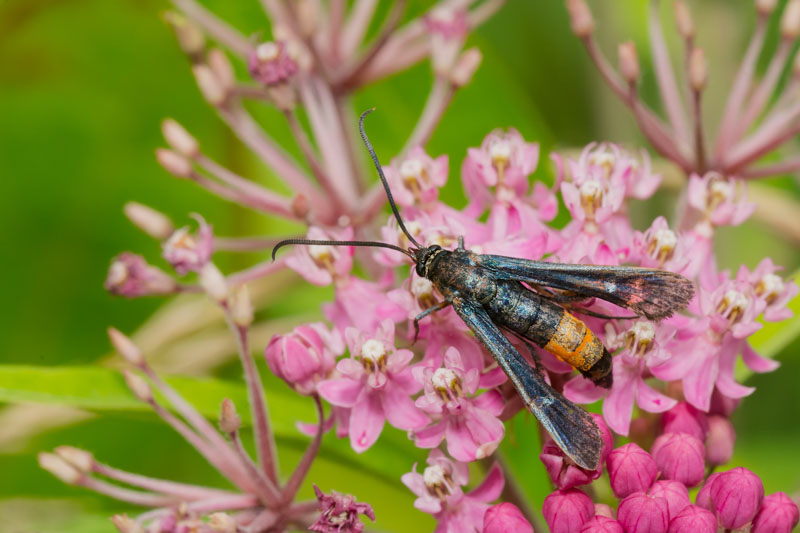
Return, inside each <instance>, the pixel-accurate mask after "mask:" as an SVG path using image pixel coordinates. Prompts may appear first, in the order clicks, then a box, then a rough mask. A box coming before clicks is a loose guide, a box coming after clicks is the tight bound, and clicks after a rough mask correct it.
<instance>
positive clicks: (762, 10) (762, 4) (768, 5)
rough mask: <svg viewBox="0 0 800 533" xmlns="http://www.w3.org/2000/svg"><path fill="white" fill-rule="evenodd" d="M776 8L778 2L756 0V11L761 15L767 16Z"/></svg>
mask: <svg viewBox="0 0 800 533" xmlns="http://www.w3.org/2000/svg"><path fill="white" fill-rule="evenodd" d="M777 6H778V0H756V9H757V10H758V12H759V14H761V15H769V14H770V13H772V12H773V11H775V8H776V7H777Z"/></svg>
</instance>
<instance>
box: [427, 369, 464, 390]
mask: <svg viewBox="0 0 800 533" xmlns="http://www.w3.org/2000/svg"><path fill="white" fill-rule="evenodd" d="M458 381H459V380H458V374H456V372H455V370H453V369H451V368H437V369H436V372H434V373H433V376H431V383H433V386H434V387H436V388H437V389H439V390H452V389H453V385H455V384H457V383H458Z"/></svg>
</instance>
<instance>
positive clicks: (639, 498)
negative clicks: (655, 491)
mask: <svg viewBox="0 0 800 533" xmlns="http://www.w3.org/2000/svg"><path fill="white" fill-rule="evenodd" d="M617 520H619V523H620V524H622V527H623V528H625V533H667V528H668V527H669V507H668V506H667V500H665V499H664V498H660V497H658V496H650V495H648V494H645V493H644V492H634V493H633V494H631V495H629V496H628V497H626V498H625V499H624V500H622V501H621V502H620V504H619V509H618V510H617Z"/></svg>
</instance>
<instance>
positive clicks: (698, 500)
mask: <svg viewBox="0 0 800 533" xmlns="http://www.w3.org/2000/svg"><path fill="white" fill-rule="evenodd" d="M720 474H721V472H715V473H713V474H711V475H710V476H708V477H707V478H706V481H705V483H703V486H702V487H700V490H699V491H697V496H695V498H694V503H695V504H697V505H698V506H700V507H702V508H703V509H708V510H709V511H713V508H712V507H711V488H712V487H713V486H714V483H715V482H716V480H717V478H718V477H719V476H720Z"/></svg>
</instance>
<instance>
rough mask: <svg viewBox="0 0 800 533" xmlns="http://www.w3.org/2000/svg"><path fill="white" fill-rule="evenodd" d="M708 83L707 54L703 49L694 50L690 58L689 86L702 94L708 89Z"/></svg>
mask: <svg viewBox="0 0 800 533" xmlns="http://www.w3.org/2000/svg"><path fill="white" fill-rule="evenodd" d="M707 82H708V63H707V62H706V53H705V52H704V51H703V49H702V48H694V49H692V54H691V55H690V56H689V85H691V86H692V89H694V90H695V91H696V92H700V91H702V90H703V89H705V88H706V83H707Z"/></svg>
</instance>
